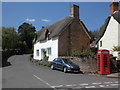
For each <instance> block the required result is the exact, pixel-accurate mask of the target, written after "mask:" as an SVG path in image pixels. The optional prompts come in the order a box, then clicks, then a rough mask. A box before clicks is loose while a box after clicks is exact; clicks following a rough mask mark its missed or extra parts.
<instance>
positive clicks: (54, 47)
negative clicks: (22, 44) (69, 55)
mask: <svg viewBox="0 0 120 90" xmlns="http://www.w3.org/2000/svg"><path fill="white" fill-rule="evenodd" d="M47 48H51V55H49V60H48V61H52V60H53V59H54V58H57V57H58V38H57V37H56V38H52V39H51V40H47V41H42V42H37V43H36V44H34V59H37V60H40V59H42V58H41V49H47ZM38 49H39V56H37V54H36V50H38ZM47 56H48V54H47Z"/></svg>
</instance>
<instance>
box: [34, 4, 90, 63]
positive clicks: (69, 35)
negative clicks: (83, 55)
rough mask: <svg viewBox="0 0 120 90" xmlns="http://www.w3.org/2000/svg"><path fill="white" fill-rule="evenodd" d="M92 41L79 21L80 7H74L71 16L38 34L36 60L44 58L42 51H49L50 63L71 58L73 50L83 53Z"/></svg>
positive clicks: (35, 49) (35, 50)
mask: <svg viewBox="0 0 120 90" xmlns="http://www.w3.org/2000/svg"><path fill="white" fill-rule="evenodd" d="M90 39H91V37H90V35H89V33H88V30H87V28H86V27H85V25H84V23H83V22H82V21H81V20H80V19H79V6H77V5H72V6H71V7H70V16H67V17H65V18H63V19H61V20H59V21H57V22H55V23H53V24H52V25H50V26H47V27H43V28H42V29H41V30H40V31H38V32H37V35H36V38H35V44H34V59H38V60H40V59H42V58H43V52H42V49H45V50H46V51H47V55H48V56H49V61H52V60H53V59H54V58H56V57H59V56H66V55H69V56H70V55H71V51H72V50H73V49H76V50H78V51H81V50H83V49H84V48H87V47H89V45H90Z"/></svg>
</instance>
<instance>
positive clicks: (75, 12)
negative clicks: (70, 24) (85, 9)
mask: <svg viewBox="0 0 120 90" xmlns="http://www.w3.org/2000/svg"><path fill="white" fill-rule="evenodd" d="M70 16H71V17H74V18H75V19H79V6H77V5H72V6H71V7H70Z"/></svg>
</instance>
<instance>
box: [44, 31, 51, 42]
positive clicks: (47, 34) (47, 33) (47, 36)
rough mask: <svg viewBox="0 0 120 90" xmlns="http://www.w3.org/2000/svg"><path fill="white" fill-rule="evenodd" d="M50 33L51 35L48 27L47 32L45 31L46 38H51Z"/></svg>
mask: <svg viewBox="0 0 120 90" xmlns="http://www.w3.org/2000/svg"><path fill="white" fill-rule="evenodd" d="M49 35H50V32H49V30H48V29H47V30H46V32H45V39H47V40H49Z"/></svg>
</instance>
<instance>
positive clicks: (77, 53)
mask: <svg viewBox="0 0 120 90" xmlns="http://www.w3.org/2000/svg"><path fill="white" fill-rule="evenodd" d="M71 55H72V56H73V57H74V56H76V57H78V56H81V57H88V56H94V52H92V51H91V50H90V49H85V50H83V51H81V52H80V51H78V50H76V49H73V50H72V54H71Z"/></svg>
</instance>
